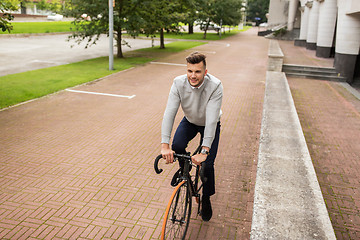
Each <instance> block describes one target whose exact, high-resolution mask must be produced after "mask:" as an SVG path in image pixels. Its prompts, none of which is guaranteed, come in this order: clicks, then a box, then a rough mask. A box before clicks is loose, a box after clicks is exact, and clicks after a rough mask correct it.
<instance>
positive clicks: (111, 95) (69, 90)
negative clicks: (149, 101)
mask: <svg viewBox="0 0 360 240" xmlns="http://www.w3.org/2000/svg"><path fill="white" fill-rule="evenodd" d="M66 91H68V92H76V93H86V94H94V95H102V96H110V97H121V98H128V99H132V98H134V97H135V96H136V95H132V96H125V95H118V94H109V93H98V92H86V91H79V90H73V89H66Z"/></svg>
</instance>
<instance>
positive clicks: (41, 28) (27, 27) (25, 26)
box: [0, 21, 73, 34]
mask: <svg viewBox="0 0 360 240" xmlns="http://www.w3.org/2000/svg"><path fill="white" fill-rule="evenodd" d="M11 25H12V26H13V30H11V33H10V34H18V33H54V32H71V28H72V27H73V25H72V24H71V22H61V21H56V22H54V21H52V22H50V21H49V22H12V23H11ZM0 34H9V33H8V32H2V31H1V32H0Z"/></svg>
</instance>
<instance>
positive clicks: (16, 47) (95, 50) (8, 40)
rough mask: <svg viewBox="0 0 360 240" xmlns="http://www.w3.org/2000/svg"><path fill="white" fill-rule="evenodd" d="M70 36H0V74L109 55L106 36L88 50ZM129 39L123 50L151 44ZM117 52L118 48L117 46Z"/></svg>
mask: <svg viewBox="0 0 360 240" xmlns="http://www.w3.org/2000/svg"><path fill="white" fill-rule="evenodd" d="M68 35H69V34H56V35H50V34H49V35H41V36H34V35H32V36H27V37H0V76H4V75H8V74H13V73H19V72H25V71H29V70H34V69H40V68H46V67H51V66H56V65H62V64H68V63H72V62H78V61H82V60H85V59H90V58H96V57H101V56H108V54H109V40H108V38H107V37H106V36H105V35H104V36H101V38H100V39H99V41H98V42H97V43H96V45H93V46H91V47H89V48H87V49H85V43H81V44H80V45H78V44H77V43H75V41H74V40H71V41H67V37H68ZM126 41H127V42H128V43H129V44H130V46H131V48H129V47H128V46H125V45H123V52H126V51H131V50H134V49H139V48H146V47H151V40H144V39H126ZM158 44H159V42H158V41H155V45H158ZM114 45H115V42H114ZM72 46H73V47H72ZM115 53H116V48H115V47H114V54H115Z"/></svg>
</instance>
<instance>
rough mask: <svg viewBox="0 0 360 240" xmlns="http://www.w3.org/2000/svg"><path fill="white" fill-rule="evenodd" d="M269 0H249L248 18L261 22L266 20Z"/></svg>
mask: <svg viewBox="0 0 360 240" xmlns="http://www.w3.org/2000/svg"><path fill="white" fill-rule="evenodd" d="M268 11H269V0H248V9H247V18H248V19H250V20H251V21H254V22H256V23H257V24H259V23H260V22H265V21H266V13H268Z"/></svg>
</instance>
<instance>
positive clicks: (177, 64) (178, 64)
mask: <svg viewBox="0 0 360 240" xmlns="http://www.w3.org/2000/svg"><path fill="white" fill-rule="evenodd" d="M150 63H152V64H162V65H172V66H181V67H184V66H187V65H186V64H180V63H166V62H150Z"/></svg>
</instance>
